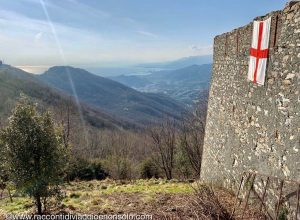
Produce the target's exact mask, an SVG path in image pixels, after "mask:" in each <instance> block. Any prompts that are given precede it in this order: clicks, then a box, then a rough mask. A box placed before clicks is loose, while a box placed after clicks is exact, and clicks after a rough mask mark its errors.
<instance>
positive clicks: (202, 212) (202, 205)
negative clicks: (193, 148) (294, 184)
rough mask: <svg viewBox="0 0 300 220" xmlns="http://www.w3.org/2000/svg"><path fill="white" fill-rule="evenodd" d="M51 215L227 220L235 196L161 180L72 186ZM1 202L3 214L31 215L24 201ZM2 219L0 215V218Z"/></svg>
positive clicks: (91, 183)
mask: <svg viewBox="0 0 300 220" xmlns="http://www.w3.org/2000/svg"><path fill="white" fill-rule="evenodd" d="M64 193H65V198H64V199H63V201H62V203H61V205H60V206H56V207H53V208H52V209H51V210H50V212H51V213H59V212H64V213H70V214H127V213H136V214H152V215H153V217H154V219H184V220H186V219H204V220H206V219H220V220H222V219H229V213H230V211H231V210H232V208H233V206H234V195H232V194H231V193H229V192H228V191H226V190H224V189H221V188H214V189H212V188H211V187H208V186H206V185H200V184H197V183H193V184H190V183H187V182H180V181H176V180H172V181H166V180H163V179H151V180H136V181H113V180H104V181H87V182H72V183H70V184H66V185H65V186H64ZM13 199H14V202H13V203H11V202H9V199H8V198H5V199H3V200H0V216H1V211H2V213H33V212H34V211H35V210H34V206H33V205H32V202H31V200H30V199H29V198H27V197H20V196H15V197H14V198H13ZM2 215H3V214H2ZM0 219H1V218H0Z"/></svg>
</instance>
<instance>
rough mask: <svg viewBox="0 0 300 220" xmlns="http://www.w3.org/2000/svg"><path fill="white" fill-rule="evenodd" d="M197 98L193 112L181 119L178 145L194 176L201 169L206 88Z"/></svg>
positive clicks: (197, 174)
mask: <svg viewBox="0 0 300 220" xmlns="http://www.w3.org/2000/svg"><path fill="white" fill-rule="evenodd" d="M199 100H200V101H199V103H198V104H197V107H196V109H195V111H194V112H193V114H192V115H189V116H187V117H186V118H185V119H183V122H182V126H181V132H180V146H181V148H182V151H183V153H184V155H186V157H187V158H188V161H189V163H190V165H191V167H192V169H193V170H194V171H195V174H196V177H199V176H200V171H201V161H202V154H203V144H204V134H205V120H206V112H207V100H208V91H207V90H204V91H202V93H201V96H200V98H199Z"/></svg>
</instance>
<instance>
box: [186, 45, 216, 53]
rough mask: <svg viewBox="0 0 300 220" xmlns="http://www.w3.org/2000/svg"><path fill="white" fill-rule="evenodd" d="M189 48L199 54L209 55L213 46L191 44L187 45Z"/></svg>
mask: <svg viewBox="0 0 300 220" xmlns="http://www.w3.org/2000/svg"><path fill="white" fill-rule="evenodd" d="M189 48H190V50H192V51H193V52H195V53H197V54H199V55H209V54H212V53H213V46H212V45H209V46H197V45H191V46H189Z"/></svg>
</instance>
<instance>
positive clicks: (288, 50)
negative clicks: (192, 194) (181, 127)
mask: <svg viewBox="0 0 300 220" xmlns="http://www.w3.org/2000/svg"><path fill="white" fill-rule="evenodd" d="M269 16H272V26H271V36H270V54H269V61H268V67H267V74H266V83H265V85H264V86H258V85H256V84H253V83H252V82H249V81H248V80H247V71H248V62H249V48H250V45H251V37H252V23H250V24H248V25H246V26H244V27H241V28H238V29H235V30H233V31H231V32H229V33H225V34H222V35H219V36H216V37H215V39H214V64H213V75H212V82H211V88H210V96H209V107H208V116H207V125H206V135H205V144H204V155H203V165H202V171H201V177H202V178H203V180H205V181H213V182H219V183H223V185H225V186H227V187H228V186H237V183H238V182H239V181H240V178H241V174H242V172H244V171H256V172H259V173H262V174H266V175H274V176H278V177H284V178H288V179H294V180H299V181H300V146H299V145H300V94H299V93H300V2H297V3H295V2H291V3H289V4H288V5H287V6H286V7H285V8H284V10H282V11H276V12H272V13H270V14H267V15H265V16H262V17H257V18H255V20H263V19H265V18H267V17H269Z"/></svg>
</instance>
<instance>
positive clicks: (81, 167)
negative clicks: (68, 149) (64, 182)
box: [67, 158, 108, 181]
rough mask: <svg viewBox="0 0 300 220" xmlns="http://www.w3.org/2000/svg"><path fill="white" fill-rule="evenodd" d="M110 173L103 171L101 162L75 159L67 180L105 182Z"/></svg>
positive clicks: (71, 164)
mask: <svg viewBox="0 0 300 220" xmlns="http://www.w3.org/2000/svg"><path fill="white" fill-rule="evenodd" d="M107 176H108V173H107V172H106V171H105V170H104V169H103V167H102V164H101V163H100V162H99V161H89V160H86V159H83V158H73V160H72V161H71V163H70V166H69V169H68V175H67V179H68V180H69V181H73V180H75V179H79V180H93V179H97V180H103V179H105V178H106V177H107Z"/></svg>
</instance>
